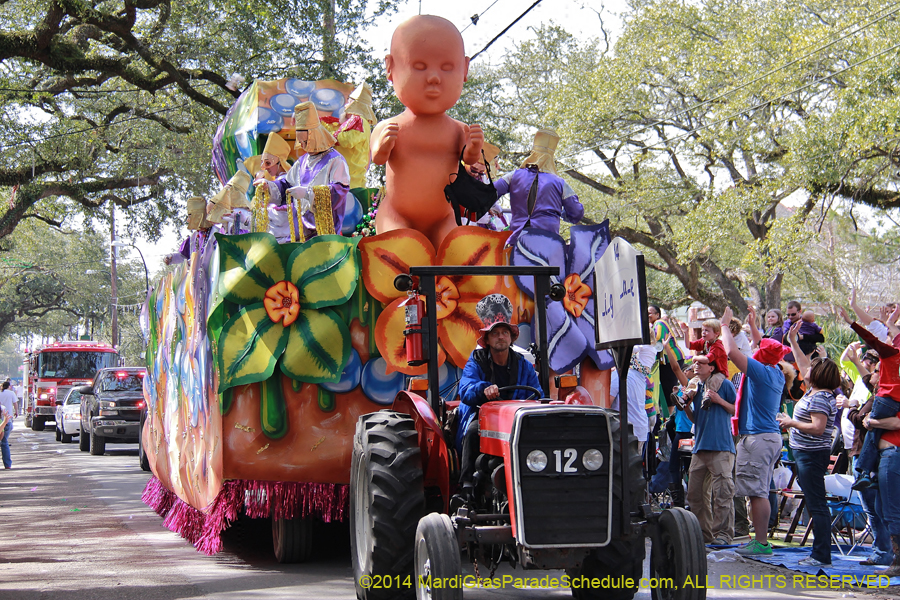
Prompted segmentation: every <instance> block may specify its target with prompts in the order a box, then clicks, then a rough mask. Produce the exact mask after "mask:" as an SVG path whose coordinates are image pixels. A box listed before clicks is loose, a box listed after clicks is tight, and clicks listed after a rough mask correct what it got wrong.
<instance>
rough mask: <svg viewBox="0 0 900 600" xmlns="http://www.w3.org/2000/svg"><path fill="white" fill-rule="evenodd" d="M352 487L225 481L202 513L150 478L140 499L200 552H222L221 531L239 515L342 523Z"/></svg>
mask: <svg viewBox="0 0 900 600" xmlns="http://www.w3.org/2000/svg"><path fill="white" fill-rule="evenodd" d="M349 492H350V486H348V485H345V484H336V483H297V482H290V481H248V480H231V481H226V482H225V483H224V484H223V485H222V489H221V490H220V491H219V495H218V496H216V499H215V500H213V502H212V504H211V505H210V506H209V508H208V510H207V511H206V512H204V511H200V510H197V509H196V508H194V507H193V506H191V505H189V504H187V503H186V502H184V501H183V500H181V499H180V498H178V496H176V495H175V494H174V493H173V492H171V491H169V490H168V489H166V487H165V486H164V485H163V484H162V482H161V481H160V480H159V479H157V478H156V477H151V478H150V481H148V482H147V487H145V488H144V493H143V494H142V495H141V500H143V501H144V504H146V505H147V506H149V507H150V508H152V509H153V510H154V511H156V514H158V515H159V516H160V517H162V518H163V525H165V526H166V527H167V528H168V529H169V530H171V531H174V532H175V533H177V534H179V535H180V536H181V537H183V538H185V539H186V540H188V541H189V542H190V543H191V544H193V545H194V547H195V548H196V549H197V550H199V551H200V552H203V553H204V554H215V553H216V552H219V551H220V550H221V549H222V539H221V535H222V532H223V531H225V530H226V529H227V528H228V526H229V525H231V522H232V521H234V520H236V519H237V518H238V516H239V515H240V514H241V513H244V514H246V515H247V516H249V517H253V518H265V517H272V518H275V519H294V518H296V517H301V518H305V517H315V518H317V519H321V520H322V521H324V522H326V523H330V522H331V521H343V520H344V518H345V516H346V511H347V507H348V505H349Z"/></svg>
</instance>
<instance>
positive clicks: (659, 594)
mask: <svg viewBox="0 0 900 600" xmlns="http://www.w3.org/2000/svg"><path fill="white" fill-rule="evenodd" d="M658 527H659V543H660V544H661V545H662V547H661V548H658V549H657V548H653V550H652V552H651V553H650V575H651V577H655V578H658V579H659V580H660V581H661V582H662V581H663V580H665V581H671V582H673V585H666V586H663V585H660V586H657V587H654V588H653V589H651V590H650V594H651V596H652V598H653V600H704V599H705V598H706V574H707V570H706V544H704V542H703V531H702V530H701V529H700V522H699V521H697V517H696V516H695V515H694V514H693V513H690V512H688V511H686V510H685V509H683V508H670V509H669V510H664V511H663V512H662V514H661V515H660V516H659V525H658ZM654 543H656V542H655V541H654Z"/></svg>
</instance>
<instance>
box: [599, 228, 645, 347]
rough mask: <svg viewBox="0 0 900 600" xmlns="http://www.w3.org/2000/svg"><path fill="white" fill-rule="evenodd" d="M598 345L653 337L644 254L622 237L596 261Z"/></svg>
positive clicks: (618, 344) (639, 340) (633, 342)
mask: <svg viewBox="0 0 900 600" xmlns="http://www.w3.org/2000/svg"><path fill="white" fill-rule="evenodd" d="M594 290H595V292H594V301H595V303H596V304H595V306H594V308H595V313H594V314H596V316H597V318H596V319H595V330H596V336H597V338H596V342H597V349H598V350H599V349H604V348H613V347H616V346H624V345H628V344H647V343H649V341H650V331H649V324H648V323H647V288H646V281H645V279H644V257H643V255H642V254H640V253H639V252H638V251H637V250H635V249H634V247H633V246H632V245H631V244H629V243H628V242H626V241H625V240H623V239H622V238H620V237H617V238H615V239H613V240H612V241H611V242H610V243H609V246H608V247H607V248H606V252H604V253H603V256H601V257H600V259H599V260H598V261H597V263H596V264H595V265H594Z"/></svg>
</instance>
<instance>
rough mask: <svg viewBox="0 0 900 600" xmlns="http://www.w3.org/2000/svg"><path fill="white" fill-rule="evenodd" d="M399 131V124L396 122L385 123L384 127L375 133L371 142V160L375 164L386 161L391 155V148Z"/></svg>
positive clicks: (381, 163)
mask: <svg viewBox="0 0 900 600" xmlns="http://www.w3.org/2000/svg"><path fill="white" fill-rule="evenodd" d="M399 132H400V125H398V124H397V123H387V124H386V125H385V126H384V128H382V129H381V131H379V132H378V133H377V135H376V136H374V137H375V139H374V141H373V143H372V162H374V163H375V164H377V165H383V164H384V163H386V162H387V159H388V157H389V156H390V155H391V150H393V149H394V145H395V144H396V143H397V134H398V133H399Z"/></svg>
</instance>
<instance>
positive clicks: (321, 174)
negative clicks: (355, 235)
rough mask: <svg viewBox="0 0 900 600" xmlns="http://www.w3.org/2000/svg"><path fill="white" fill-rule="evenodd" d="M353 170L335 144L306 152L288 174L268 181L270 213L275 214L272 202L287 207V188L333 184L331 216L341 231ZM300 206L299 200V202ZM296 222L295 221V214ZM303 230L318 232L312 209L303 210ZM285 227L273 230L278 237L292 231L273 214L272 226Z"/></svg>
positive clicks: (278, 208) (280, 208)
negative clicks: (317, 150) (334, 146)
mask: <svg viewBox="0 0 900 600" xmlns="http://www.w3.org/2000/svg"><path fill="white" fill-rule="evenodd" d="M349 184H350V172H349V169H348V168H347V162H346V161H345V160H344V157H343V156H341V155H340V154H339V153H338V151H337V150H335V149H334V148H332V149H330V150H328V151H326V152H323V153H321V154H316V155H310V154H304V155H303V156H301V157H300V158H299V159H298V160H297V162H295V163H294V165H293V166H292V167H291V170H290V171H288V172H287V174H285V175H283V176H281V177H279V178H278V179H276V180H275V181H270V182H269V194H270V200H269V205H270V215H272V211H271V206H272V205H274V206H275V207H276V208H275V210H276V211H277V212H282V211H286V209H287V206H286V202H285V197H286V194H287V190H288V188H292V187H296V186H300V187H304V188H309V187H312V186H316V185H327V186H329V187H330V188H331V217H332V219H333V220H334V231H335V233H337V234H338V235H340V233H341V225H342V224H343V221H344V204H345V202H346V199H347V192H348V191H349V190H350V185H349ZM308 198H309V201H310V203H312V202H313V198H312V195H311V194H310V195H309V196H308ZM297 208H298V209H299V208H300V203H299V202H297ZM294 218H295V225H296V217H294ZM302 221H303V232H304V234H305V236H306V239H310V238H311V237H313V236H314V235H318V234H317V232H316V218H315V213H314V211H312V210H308V211H306V212H305V213H303V216H302ZM276 228H277V229H282V228H284V229H283V230H281V231H273V233H274V234H275V237H277V238H278V239H279V241H283V239H282V238H284V237H285V236H288V237H289V235H290V230H289V229H288V228H287V220H286V218H285V219H284V224H280V223H277V224H276V223H273V222H272V217H271V216H270V229H276Z"/></svg>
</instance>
